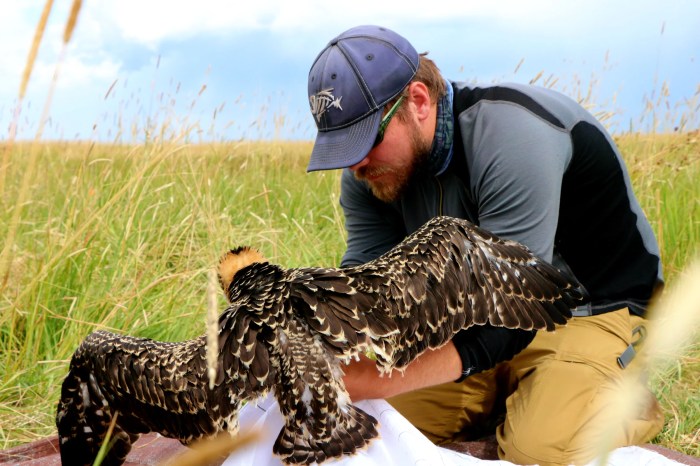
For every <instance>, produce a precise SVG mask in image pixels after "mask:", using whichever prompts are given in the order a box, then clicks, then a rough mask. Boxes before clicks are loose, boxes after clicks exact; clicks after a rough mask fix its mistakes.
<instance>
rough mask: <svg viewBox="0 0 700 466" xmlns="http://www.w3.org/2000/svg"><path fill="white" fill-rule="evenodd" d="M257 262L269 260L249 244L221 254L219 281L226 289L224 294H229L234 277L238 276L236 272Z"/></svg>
mask: <svg viewBox="0 0 700 466" xmlns="http://www.w3.org/2000/svg"><path fill="white" fill-rule="evenodd" d="M255 262H267V260H266V259H265V258H264V257H263V255H262V254H260V251H258V250H257V249H253V248H250V247H248V246H243V247H238V248H236V249H231V250H230V251H228V252H227V253H226V254H224V255H223V256H221V259H220V260H219V270H218V272H219V283H220V284H221V288H222V289H223V290H224V294H226V295H227V296H228V289H229V286H231V282H232V281H233V277H235V276H236V272H238V271H239V270H241V269H243V268H244V267H247V266H249V265H250V264H253V263H255Z"/></svg>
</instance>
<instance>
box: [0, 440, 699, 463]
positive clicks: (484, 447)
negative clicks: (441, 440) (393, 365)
mask: <svg viewBox="0 0 700 466" xmlns="http://www.w3.org/2000/svg"><path fill="white" fill-rule="evenodd" d="M642 447H643V448H647V449H649V450H652V451H655V452H657V453H659V454H661V455H663V456H665V457H667V458H670V459H672V460H674V461H677V462H679V463H681V464H685V465H688V466H700V458H695V457H692V456H688V455H684V454H683V453H680V452H677V451H674V450H669V449H668V448H664V447H662V446H659V445H652V444H645V445H642ZM445 448H449V449H450V450H455V451H458V452H460V453H466V454H468V455H471V456H474V457H477V458H481V459H485V460H494V459H498V456H497V449H496V440H495V438H494V437H487V438H485V439H482V440H479V441H475V442H459V443H452V444H449V445H445ZM186 450H187V447H184V446H182V445H181V444H180V442H178V441H177V440H173V439H168V438H164V437H159V436H157V435H156V434H146V435H143V436H141V438H140V439H139V441H138V442H136V444H135V445H134V448H133V450H132V451H131V453H130V454H129V457H128V458H127V461H126V463H124V464H125V466H137V465H153V466H156V465H159V464H161V463H163V462H164V461H165V460H167V459H169V458H172V457H174V456H175V455H177V454H179V453H182V452H184V451H186ZM0 464H2V465H3V466H9V465H21V466H39V465H42V466H43V465H46V466H60V464H61V458H60V456H59V453H58V438H57V437H56V436H53V437H48V438H44V439H41V440H36V441H34V442H31V443H27V444H24V445H20V446H18V447H15V448H11V449H9V450H2V451H0Z"/></svg>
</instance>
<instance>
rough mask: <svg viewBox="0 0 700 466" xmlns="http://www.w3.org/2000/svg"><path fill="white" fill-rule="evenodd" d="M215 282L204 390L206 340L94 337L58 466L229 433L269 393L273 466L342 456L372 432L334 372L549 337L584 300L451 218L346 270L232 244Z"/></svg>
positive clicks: (72, 392)
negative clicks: (487, 330)
mask: <svg viewBox="0 0 700 466" xmlns="http://www.w3.org/2000/svg"><path fill="white" fill-rule="evenodd" d="M219 279H220V282H221V285H222V287H223V290H224V293H225V294H226V297H227V299H228V306H227V307H226V309H225V310H224V311H223V313H222V314H221V315H220V317H219V329H218V348H219V350H218V364H217V369H216V371H217V372H216V379H215V381H214V384H213V387H210V385H209V383H208V378H207V363H206V338H205V336H202V337H200V338H197V339H194V340H189V341H184V342H179V343H165V342H159V341H154V340H150V339H146V338H134V337H130V336H123V335H118V334H114V333H109V332H105V331H97V332H94V333H92V334H91V335H89V336H88V337H87V338H86V339H85V340H84V341H83V342H82V344H81V345H80V347H79V348H78V349H77V350H76V352H75V354H74V355H73V358H72V360H71V363H70V370H69V373H68V375H67V377H66V378H65V380H64V382H63V386H62V391H61V399H60V401H59V404H58V410H57V416H56V423H57V427H58V434H59V438H60V450H61V458H62V461H63V464H71V465H77V464H92V462H93V460H94V459H95V455H96V453H97V451H98V449H99V448H100V445H101V443H102V442H103V441H104V439H105V434H106V432H107V429H108V428H109V426H110V423H112V424H114V431H113V432H112V435H111V444H110V449H109V452H108V453H107V457H106V458H105V460H104V461H103V464H105V465H119V464H122V463H123V461H124V460H125V458H126V455H127V454H128V452H129V450H130V448H131V444H132V443H133V442H135V441H136V439H137V438H138V436H139V435H140V434H142V433H146V432H151V431H155V432H158V433H160V434H161V435H163V436H166V437H171V438H176V439H179V440H180V441H181V442H182V443H183V444H189V443H191V442H193V441H195V440H198V439H202V438H206V437H210V436H214V435H217V434H219V433H230V434H232V435H233V434H235V432H236V431H237V427H238V424H237V415H238V412H239V409H240V408H241V407H242V406H243V405H244V404H245V403H246V402H248V401H251V400H254V399H256V398H258V397H260V396H263V395H264V394H266V393H267V392H269V391H273V392H274V395H275V396H276V398H277V400H278V403H279V407H280V410H281V412H282V414H283V416H284V417H285V424H284V426H283V428H282V430H281V432H280V434H279V436H278V438H277V441H276V443H275V445H274V447H273V451H274V453H275V454H276V455H278V456H279V457H280V458H281V460H282V461H283V462H285V463H293V464H311V463H321V462H323V461H325V460H326V459H330V458H334V457H339V456H342V455H344V454H352V453H354V452H356V451H357V450H358V449H361V448H363V447H365V446H366V445H367V444H368V443H369V442H370V441H371V440H372V439H373V438H375V437H376V436H377V430H376V424H377V421H376V420H375V419H374V418H373V417H371V416H370V415H368V414H366V413H365V412H363V411H362V410H360V409H358V408H356V407H354V406H353V405H352V404H351V400H350V398H349V396H348V393H347V391H346V390H345V387H344V385H343V380H342V376H343V370H342V367H343V364H344V363H346V362H349V361H350V360H351V359H353V358H355V357H357V356H358V355H359V354H360V353H362V352H365V351H368V350H371V351H372V352H374V354H375V355H376V364H377V368H378V370H379V371H381V372H382V373H388V372H391V371H392V370H394V369H398V370H401V369H405V368H406V366H407V365H408V364H409V363H410V362H411V361H413V360H414V359H415V358H416V357H418V356H419V355H420V354H421V353H423V352H425V351H426V350H428V349H430V348H438V347H440V346H442V345H444V344H445V343H447V342H448V341H449V340H450V339H451V338H452V337H453V336H454V335H455V333H457V332H458V331H460V330H461V329H465V328H468V327H470V326H472V325H484V324H487V323H490V324H491V325H495V326H504V327H508V328H520V329H533V330H534V329H546V330H553V329H554V328H555V326H556V325H557V324H565V323H566V321H567V319H568V318H569V317H570V316H571V309H573V308H574V307H576V305H577V304H580V302H581V300H582V299H584V293H585V292H584V290H583V289H582V287H581V285H580V284H579V283H577V282H576V281H575V279H573V278H571V277H567V276H565V275H564V274H562V273H560V272H559V271H558V270H557V269H555V268H554V267H553V266H551V265H550V264H548V263H546V262H544V261H543V260H540V259H538V258H537V257H535V256H534V255H533V254H532V253H531V252H530V251H529V250H528V249H527V248H526V247H524V246H522V245H521V244H519V243H517V242H514V241H507V240H502V239H500V238H498V237H496V236H494V235H493V234H491V233H489V232H488V231H486V230H483V229H481V228H479V227H477V226H475V225H473V224H471V223H469V222H467V221H466V220H461V219H455V218H450V217H436V218H433V219H432V220H430V221H429V222H427V223H426V224H425V225H423V226H422V227H421V228H420V229H419V230H417V231H416V232H415V233H413V234H411V235H410V236H408V237H407V238H406V239H405V240H404V241H402V242H401V243H400V244H398V245H397V246H396V247H394V248H393V249H391V250H390V251H388V252H387V253H385V254H384V255H382V256H380V257H379V258H377V259H375V260H373V261H370V262H367V263H365V264H363V265H357V266H352V267H346V268H311V267H306V268H292V269H285V268H282V267H280V266H278V265H275V264H272V263H269V262H266V261H265V260H264V259H263V258H262V256H260V254H259V253H257V251H255V250H253V249H251V248H248V247H241V248H237V249H235V250H231V251H230V252H228V253H227V254H226V255H224V257H223V258H222V260H221V262H220V264H219ZM115 417H116V421H115V422H112V421H113V420H114V418H115Z"/></svg>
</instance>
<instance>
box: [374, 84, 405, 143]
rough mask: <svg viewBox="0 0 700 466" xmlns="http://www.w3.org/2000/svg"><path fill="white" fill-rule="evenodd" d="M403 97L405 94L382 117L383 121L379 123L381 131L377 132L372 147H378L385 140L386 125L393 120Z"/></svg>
mask: <svg viewBox="0 0 700 466" xmlns="http://www.w3.org/2000/svg"><path fill="white" fill-rule="evenodd" d="M403 97H404V96H401V97H399V100H397V101H396V103H395V104H394V105H392V106H391V108H390V109H389V111H388V112H387V114H386V115H384V118H382V121H381V122H380V123H379V131H378V132H377V138H376V139H375V140H374V145H373V146H372V149H374V148H375V147H377V146H378V145H379V144H381V143H382V141H383V140H384V131H386V127H387V126H389V122H390V121H391V119H392V117H393V116H394V114H395V113H396V111H397V110H398V109H399V106H401V102H403Z"/></svg>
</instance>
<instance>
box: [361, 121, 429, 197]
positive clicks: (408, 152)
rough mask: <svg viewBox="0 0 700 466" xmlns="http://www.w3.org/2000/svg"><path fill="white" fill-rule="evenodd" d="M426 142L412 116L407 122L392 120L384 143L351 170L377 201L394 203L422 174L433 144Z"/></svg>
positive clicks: (385, 134)
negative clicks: (368, 188) (366, 185)
mask: <svg viewBox="0 0 700 466" xmlns="http://www.w3.org/2000/svg"><path fill="white" fill-rule="evenodd" d="M426 139H427V138H425V136H423V134H422V133H421V131H420V128H419V126H418V123H417V122H416V121H415V120H414V119H413V118H411V115H409V116H408V118H407V119H406V120H402V119H399V118H393V119H392V120H391V122H390V123H389V126H387V128H386V132H385V133H384V140H383V141H382V142H381V143H380V144H379V145H377V146H376V147H374V148H373V149H372V150H371V151H369V153H368V154H367V156H366V157H365V158H364V159H362V161H360V162H359V163H357V164H355V165H353V166H351V167H350V170H352V171H353V172H354V174H355V178H357V179H358V180H363V181H365V182H366V183H367V184H368V185H369V187H370V189H371V190H372V194H374V195H375V196H376V197H377V198H378V199H380V200H382V201H384V202H393V201H396V200H398V199H399V198H400V197H401V196H402V195H403V193H404V192H405V191H406V189H407V188H408V187H409V186H410V185H411V183H412V182H413V180H415V179H416V178H418V177H420V176H421V175H422V174H424V171H425V170H424V167H425V165H426V163H427V160H428V157H429V156H430V149H431V147H432V141H430V140H426Z"/></svg>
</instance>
